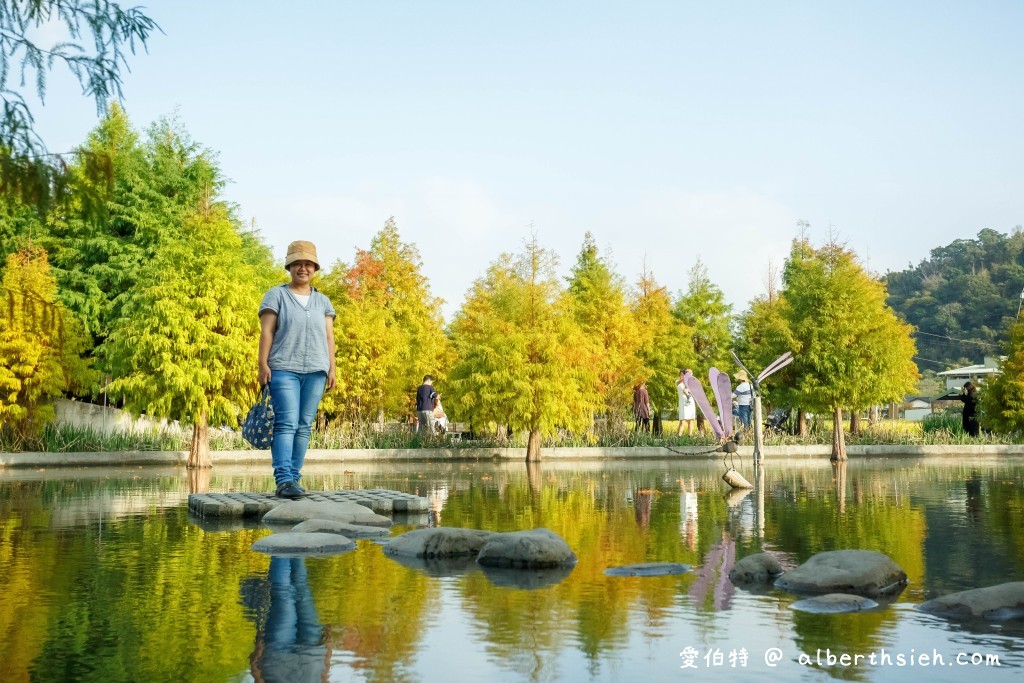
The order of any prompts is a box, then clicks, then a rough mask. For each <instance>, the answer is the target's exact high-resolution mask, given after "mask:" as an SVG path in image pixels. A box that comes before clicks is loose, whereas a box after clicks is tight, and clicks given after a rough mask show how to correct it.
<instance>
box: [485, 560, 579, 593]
mask: <svg viewBox="0 0 1024 683" xmlns="http://www.w3.org/2000/svg"><path fill="white" fill-rule="evenodd" d="M482 569H483V572H484V576H486V577H487V580H488V581H490V582H491V583H492V584H494V585H495V586H498V587H500V588H518V589H520V590H536V589H538V588H549V587H551V586H555V585H557V584H559V583H561V582H562V581H564V580H565V579H566V578H567V577H568V576H569V574H572V570H573V569H575V565H569V566H563V567H549V568H546V569H513V568H511V567H482Z"/></svg>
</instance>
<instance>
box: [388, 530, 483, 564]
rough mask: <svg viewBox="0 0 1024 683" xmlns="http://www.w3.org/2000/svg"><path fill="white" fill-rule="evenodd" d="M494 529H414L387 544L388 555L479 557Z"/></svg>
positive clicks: (428, 557)
mask: <svg viewBox="0 0 1024 683" xmlns="http://www.w3.org/2000/svg"><path fill="white" fill-rule="evenodd" d="M493 535H494V532H493V531H480V530H478V529H456V528H453V527H443V526H441V527H434V528H433V529H414V530H413V531H409V532H407V533H404V534H402V535H401V536H398V537H396V538H394V539H392V540H391V541H390V542H389V543H388V544H387V545H385V546H384V554H385V555H393V556H396V557H417V558H423V559H435V558H446V557H476V555H477V553H479V552H480V548H482V547H483V545H484V542H485V541H486V540H487V539H488V538H489V537H491V536H493Z"/></svg>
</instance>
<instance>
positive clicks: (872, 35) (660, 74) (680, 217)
mask: <svg viewBox="0 0 1024 683" xmlns="http://www.w3.org/2000/svg"><path fill="white" fill-rule="evenodd" d="M147 11H148V13H149V14H150V15H151V16H152V17H153V18H155V19H156V20H157V21H158V22H159V24H160V25H161V27H162V28H163V30H164V31H165V32H166V35H156V36H154V37H153V38H152V40H151V42H150V48H149V54H148V55H147V54H142V55H139V56H136V57H135V58H134V59H133V60H132V61H131V66H132V72H131V73H130V74H128V75H127V77H126V82H125V88H124V94H125V100H124V104H125V107H126V109H127V111H128V114H129V116H130V117H131V118H132V120H133V122H134V123H135V125H136V126H137V127H139V128H143V127H145V126H146V125H148V124H149V123H150V122H152V121H153V120H155V119H156V118H158V117H160V116H163V115H167V114H171V113H173V112H175V111H177V112H178V115H179V116H180V118H181V120H182V122H183V123H184V124H185V126H186V128H187V129H188V130H189V131H190V132H191V134H192V135H193V137H194V138H195V139H196V140H197V141H199V142H200V143H202V144H203V145H205V146H207V147H209V148H211V149H212V150H215V151H217V152H219V159H220V163H221V166H222V168H223V170H224V172H225V174H226V175H227V176H228V177H229V178H231V180H232V181H233V182H232V184H231V185H230V186H229V187H228V189H227V196H228V198H229V199H230V200H232V201H234V202H237V203H238V204H239V206H240V208H241V213H242V215H243V216H244V217H246V218H247V219H248V218H255V220H256V222H257V224H258V226H259V227H260V228H261V230H262V232H263V235H264V237H265V238H266V239H267V241H268V242H269V243H270V244H271V245H272V246H273V247H274V249H275V252H276V253H277V254H278V255H279V256H283V250H284V247H285V245H286V244H287V243H288V242H289V241H290V240H292V239H298V238H305V239H312V240H314V241H315V242H316V243H317V245H318V246H319V249H320V254H321V259H322V260H326V261H328V262H331V261H334V260H336V259H342V260H351V258H352V255H353V251H354V249H355V248H356V247H366V246H367V245H368V243H369V240H370V238H371V237H372V235H373V234H374V233H375V232H376V231H377V230H379V229H380V227H381V226H382V225H383V224H384V221H385V220H386V219H387V218H388V217H389V216H392V215H393V216H395V218H396V220H397V222H398V226H399V229H400V231H401V233H402V235H403V237H404V238H405V239H406V240H407V241H411V242H414V243H415V244H416V245H417V246H418V247H419V249H420V251H421V254H422V256H423V261H424V270H425V273H426V275H427V276H428V277H429V278H430V280H431V283H432V287H433V290H434V293H435V294H437V295H439V296H441V297H443V298H444V299H446V300H447V302H448V303H447V305H446V306H445V311H446V314H448V315H450V314H451V313H452V312H453V311H454V310H455V309H456V308H457V307H458V305H459V304H460V303H461V301H462V299H463V296H464V294H465V292H466V290H467V288H468V287H469V285H470V284H471V282H472V280H473V279H475V278H477V277H479V276H480V275H482V274H483V272H484V270H485V268H486V267H487V265H488V264H489V263H490V262H491V261H492V260H494V258H496V257H497V255H498V254H499V253H500V252H502V251H515V250H517V249H519V248H520V246H521V244H522V240H523V239H524V238H526V237H528V236H529V234H530V225H531V224H532V225H533V226H534V229H535V230H536V232H537V235H538V238H539V241H540V242H541V243H542V244H543V245H544V246H547V247H549V248H551V249H553V250H554V251H556V252H557V253H558V254H559V255H560V257H561V261H562V270H563V271H565V270H567V268H568V267H569V266H570V265H571V264H572V263H573V262H574V261H575V256H576V253H577V252H578V251H579V247H580V244H581V242H582V240H583V235H584V232H585V231H587V230H589V231H591V232H593V233H594V235H595V237H596V239H597V242H598V244H599V245H600V246H601V247H602V248H604V249H606V250H610V252H611V254H612V258H613V260H614V262H615V263H616V265H617V269H618V271H619V272H620V273H621V274H622V275H623V276H625V277H626V278H627V280H629V281H630V282H633V281H635V280H636V279H637V277H638V275H639V273H640V271H641V269H642V267H643V264H644V262H645V261H646V264H647V267H648V268H650V269H651V270H653V272H654V274H655V276H656V277H657V279H658V280H659V282H661V283H662V284H664V285H667V286H668V287H669V288H670V290H672V291H677V290H679V289H682V288H685V286H686V282H687V274H688V271H689V269H690V267H691V266H692V265H693V263H694V262H695V261H696V259H697V258H698V257H699V258H700V259H702V260H703V261H704V263H705V264H706V265H707V267H708V270H709V274H710V276H711V278H712V279H713V280H714V281H715V282H716V283H717V284H718V285H719V286H720V287H721V288H722V289H723V290H724V291H725V293H726V296H727V298H728V300H729V301H730V302H731V303H733V304H734V306H736V308H737V310H739V309H742V308H744V307H745V306H746V303H747V301H748V300H749V299H750V298H752V297H753V296H755V295H757V294H760V293H762V292H763V291H764V282H765V275H766V272H767V267H768V263H769V261H773V262H774V263H775V264H776V265H780V264H781V262H782V260H783V259H784V257H785V255H786V253H787V252H788V249H789V244H790V241H791V239H792V238H793V236H794V235H795V234H796V227H795V226H796V221H797V220H806V221H809V222H810V224H811V230H810V236H811V238H812V239H813V240H815V241H816V242H821V241H823V240H824V239H825V238H826V236H827V234H828V231H829V226H830V225H831V227H832V230H833V231H834V232H835V233H836V234H838V236H839V237H840V238H841V239H843V240H845V241H846V242H847V243H848V244H849V246H851V247H852V248H854V249H855V250H856V251H857V252H858V253H859V254H860V255H861V256H862V257H863V259H864V260H865V262H866V263H867V264H868V266H869V267H870V268H871V269H872V270H875V271H878V272H885V271H886V270H891V269H900V268H904V267H906V266H907V264H908V263H910V262H915V263H916V262H917V261H919V260H921V259H922V258H925V257H926V256H927V255H928V251H929V250H930V249H931V248H933V247H935V246H940V245H944V244H947V243H949V242H950V241H952V240H954V239H957V238H969V237H973V236H975V235H976V234H977V232H978V231H979V230H980V229H981V228H986V227H988V228H994V229H996V230H999V231H1000V232H1009V231H1011V230H1013V228H1014V226H1016V225H1018V224H1021V223H1024V163H1022V161H1024V135H1022V127H1024V78H1022V77H1024V43H1022V41H1021V40H1020V28H1021V26H1024V4H1021V3H1016V2H970V3H968V2H941V1H932V2H899V3H893V2H821V1H817V2H785V3H781V2H779V3H767V2H680V1H666V2H644V1H637V2H630V3H610V2H598V1H594V0H591V1H589V2H555V3H553V2H533V1H523V2H503V3H499V2H485V1H480V0H478V1H477V2H442V1H436V0H435V1H433V2H423V1H422V0H420V1H412V0H406V1H387V2H381V1H371V0H364V1H363V2H326V1H324V2H301V1H300V2H294V3H281V2H276V1H275V2H270V1H256V0H250V1H247V2H241V1H237V0H236V1H223V0H221V1H218V2H209V1H196V0H155V1H154V2H151V3H150V4H148V5H147ZM62 84H63V85H62ZM37 118H38V120H39V128H40V130H41V132H42V133H43V135H44V138H45V140H46V142H47V144H48V145H49V147H50V149H51V150H52V151H62V150H65V149H70V148H71V147H73V146H74V145H76V144H78V143H80V142H81V141H83V140H84V138H85V135H86V133H87V132H88V130H90V129H91V128H92V127H93V126H95V124H96V121H97V119H96V112H95V109H94V107H93V105H92V103H91V102H90V101H88V100H86V99H84V98H81V97H77V89H76V88H75V87H74V86H73V85H72V84H70V83H69V82H68V81H67V79H61V78H54V79H53V81H52V82H51V89H50V95H49V97H48V99H47V102H46V107H45V109H43V110H40V111H39V112H38V117H37Z"/></svg>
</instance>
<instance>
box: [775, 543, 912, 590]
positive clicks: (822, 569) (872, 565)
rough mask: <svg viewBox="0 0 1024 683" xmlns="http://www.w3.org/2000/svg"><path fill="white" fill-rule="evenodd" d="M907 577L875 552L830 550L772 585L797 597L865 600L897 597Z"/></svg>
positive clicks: (890, 561)
mask: <svg viewBox="0 0 1024 683" xmlns="http://www.w3.org/2000/svg"><path fill="white" fill-rule="evenodd" d="M906 584H907V575H906V573H905V572H904V571H903V570H902V569H900V567H899V565H897V564H896V563H895V562H893V561H892V560H891V559H890V558H889V556H888V555H885V554H883V553H879V552H876V551H874V550H830V551H828V552H824V553H818V554H817V555H814V556H813V557H811V558H810V559H809V560H807V561H806V562H804V563H803V564H802V565H800V566H799V567H797V568H796V569H794V570H792V571H788V572H786V573H785V574H783V575H782V576H780V577H779V578H778V579H777V580H776V581H775V586H776V587H777V588H781V589H782V590H784V591H787V592H789V593H795V594H796V595H824V594H826V593H852V594H853V595H863V596H864V597H868V598H875V597H878V596H887V595H893V594H896V593H899V592H900V591H901V590H902V589H903V587H904V586H905V585H906Z"/></svg>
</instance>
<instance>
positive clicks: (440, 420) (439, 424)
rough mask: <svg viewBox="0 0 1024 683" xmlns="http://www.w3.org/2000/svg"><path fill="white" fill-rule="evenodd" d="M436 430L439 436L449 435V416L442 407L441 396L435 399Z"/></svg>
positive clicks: (438, 395)
mask: <svg viewBox="0 0 1024 683" xmlns="http://www.w3.org/2000/svg"><path fill="white" fill-rule="evenodd" d="M434 429H435V430H436V431H437V433H438V434H447V433H448V415H447V413H445V412H444V406H443V405H441V394H437V396H435V397H434Z"/></svg>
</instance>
